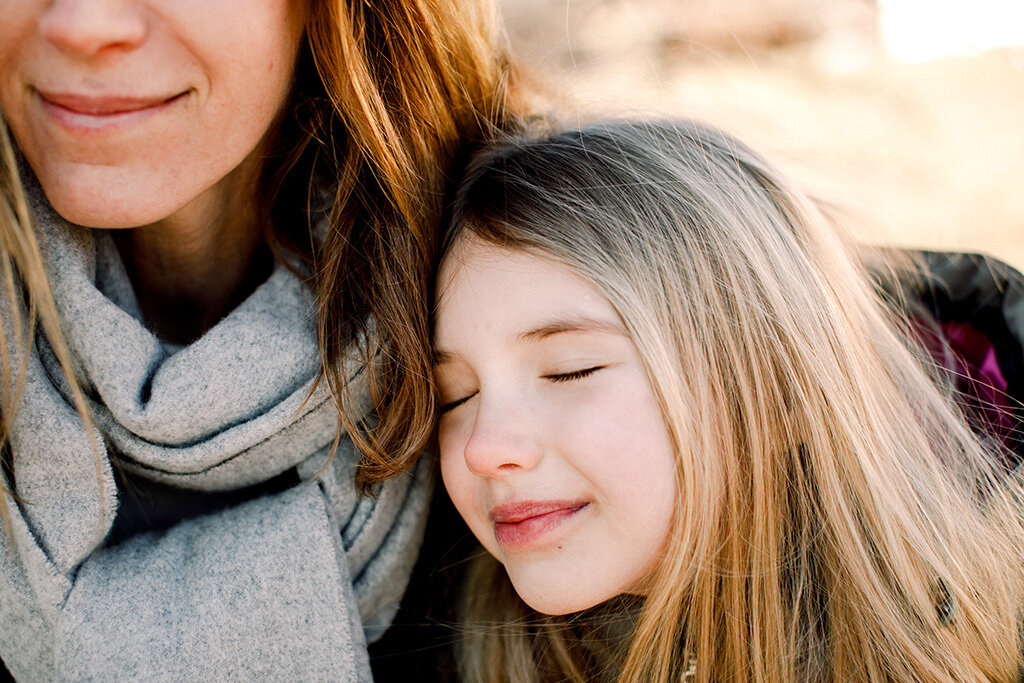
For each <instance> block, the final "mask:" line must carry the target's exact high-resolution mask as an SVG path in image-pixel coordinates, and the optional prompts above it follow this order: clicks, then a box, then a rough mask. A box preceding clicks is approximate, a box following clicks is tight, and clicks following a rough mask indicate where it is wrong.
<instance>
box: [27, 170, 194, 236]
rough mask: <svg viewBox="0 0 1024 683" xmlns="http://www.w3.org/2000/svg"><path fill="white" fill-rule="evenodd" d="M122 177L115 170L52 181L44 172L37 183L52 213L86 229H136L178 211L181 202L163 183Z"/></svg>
mask: <svg viewBox="0 0 1024 683" xmlns="http://www.w3.org/2000/svg"><path fill="white" fill-rule="evenodd" d="M121 175H122V174H119V173H117V172H116V170H115V169H95V170H93V171H92V172H85V173H81V172H80V173H77V174H72V173H62V174H57V175H56V177H52V178H51V177H47V174H46V173H45V172H43V173H39V182H40V185H41V186H42V188H43V192H44V193H45V194H46V198H47V200H48V201H49V202H50V206H52V207H53V209H54V211H56V212H57V213H58V214H60V215H61V216H62V217H63V218H64V219H65V220H67V221H68V222H70V223H73V224H75V225H80V226H82V227H86V228H104V229H118V228H137V227H139V226H143V225H150V224H152V223H156V222H157V221H160V220H162V219H164V218H167V217H168V216H170V215H172V214H174V213H175V212H176V211H178V210H179V209H180V208H181V202H175V201H173V197H168V195H167V193H166V192H165V191H164V190H163V186H164V183H161V182H149V183H147V182H140V181H143V180H144V179H143V178H140V177H138V176H136V177H135V178H124V177H121ZM186 203H187V202H186Z"/></svg>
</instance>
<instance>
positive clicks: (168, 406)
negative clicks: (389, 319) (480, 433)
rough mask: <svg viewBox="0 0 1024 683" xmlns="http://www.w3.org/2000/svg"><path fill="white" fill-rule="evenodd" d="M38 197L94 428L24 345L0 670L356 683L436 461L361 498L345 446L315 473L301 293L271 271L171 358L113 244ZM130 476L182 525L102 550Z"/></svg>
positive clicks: (323, 402) (329, 428)
mask: <svg viewBox="0 0 1024 683" xmlns="http://www.w3.org/2000/svg"><path fill="white" fill-rule="evenodd" d="M30 195H31V197H32V199H33V204H34V206H35V208H36V217H37V220H38V223H39V226H40V232H41V237H42V240H43V252H44V256H45V258H46V261H47V269H48V274H49V278H50V282H51V286H52V288H53V293H54V296H55V299H56V302H57V306H58V309H59V314H60V316H61V321H62V325H63V329H64V334H65V337H66V339H67V341H68V344H69V347H70V351H71V354H72V357H73V363H74V365H75V368H76V373H77V374H78V376H79V378H80V381H81V383H82V386H83V388H84V389H85V392H86V395H87V397H88V401H89V407H90V409H91V412H92V419H93V423H94V428H95V430H96V433H95V439H94V440H90V438H89V434H88V433H87V432H86V429H85V426H84V424H83V421H82V420H81V419H80V417H79V415H78V414H77V412H76V411H75V409H74V406H73V403H72V401H71V399H70V398H69V391H68V388H67V386H66V383H65V381H64V379H63V377H62V373H61V371H60V369H59V366H58V364H57V362H56V360H55V359H54V357H53V354H52V352H51V350H50V347H49V346H48V344H47V342H46V340H45V339H43V338H39V339H37V340H36V343H35V344H34V346H33V348H32V349H31V352H30V355H29V357H28V359H27V362H28V365H27V368H28V372H27V378H26V383H25V386H24V390H23V392H22V393H21V398H20V403H19V405H18V409H17V420H16V422H15V423H14V426H13V433H12V435H11V439H10V449H9V451H10V452H9V453H8V454H7V457H8V458H9V461H10V462H9V468H8V472H9V474H11V475H12V476H13V482H12V481H10V480H9V478H8V480H7V481H6V483H7V485H8V488H10V485H11V484H13V485H14V488H15V489H16V491H17V494H18V499H17V500H15V499H14V498H13V497H11V496H8V497H7V502H8V505H9V507H10V509H11V512H12V524H13V531H14V533H13V538H11V537H9V536H8V535H7V534H3V533H2V532H0V659H2V660H3V661H4V663H5V664H6V665H7V667H8V668H9V669H10V671H11V672H12V673H13V674H14V676H15V677H16V678H17V679H18V680H25V681H46V680H199V679H202V680H221V679H227V678H242V679H277V680H300V679H301V680H346V681H349V680H360V681H361V680H369V679H370V670H369V664H368V659H367V655H366V643H367V640H368V639H369V640H372V639H373V638H375V637H377V636H379V635H380V633H381V632H382V631H383V630H384V628H386V626H387V624H388V623H389V621H390V619H391V618H392V616H393V614H394V610H395V609H396V607H397V603H398V600H399V598H400V597H401V594H402V591H403V589H404V587H405V585H406V582H407V581H408V576H409V573H410V571H411V568H412V564H413V562H414V560H415V555H416V551H417V549H418V546H419V543H420V539H421V535H422V530H423V524H424V521H425V510H426V506H427V503H428V496H429V493H428V492H429V490H430V487H429V485H428V484H429V482H428V481H427V480H428V479H429V476H428V471H429V468H428V466H427V465H426V464H425V462H424V464H421V466H420V467H419V469H418V470H417V471H416V472H415V473H413V474H410V475H407V476H403V477H397V478H395V479H394V480H392V481H389V482H386V483H385V484H384V485H383V486H382V487H381V488H380V491H379V495H378V496H377V497H375V498H365V497H361V496H359V495H357V493H356V491H355V490H354V488H353V483H352V480H353V472H354V467H355V462H356V455H355V453H354V452H353V448H352V446H351V443H350V442H349V441H348V440H346V439H343V440H342V444H341V449H340V450H339V452H338V456H337V457H336V458H335V459H334V461H333V462H332V463H331V465H330V466H329V467H328V468H327V470H326V471H325V472H324V473H323V474H322V475H321V476H319V477H316V476H315V475H316V474H317V473H318V472H320V470H321V468H322V466H323V464H324V462H325V457H326V453H327V451H328V450H329V446H330V443H331V441H332V439H333V436H334V433H335V428H336V424H337V422H336V416H335V411H334V408H333V405H332V402H331V401H330V398H329V396H328V395H327V394H326V392H325V391H323V390H318V391H316V392H314V393H313V395H312V397H309V391H310V388H311V386H312V380H313V378H314V376H315V374H316V371H317V368H318V353H317V346H316V338H315V333H314V329H313V321H312V317H313V310H314V309H313V300H312V296H311V293H310V292H309V290H308V289H307V288H306V287H305V286H304V285H303V284H302V282H301V281H300V280H299V279H298V278H297V277H296V276H295V275H294V274H293V273H291V272H290V271H288V270H287V269H286V268H284V267H278V268H276V270H275V271H274V272H273V274H272V275H271V276H270V278H269V279H268V280H267V281H266V282H265V283H264V284H263V285H261V286H260V287H259V288H258V289H257V290H256V291H255V292H254V293H253V294H252V295H251V296H250V297H249V298H248V299H247V300H246V301H244V302H243V303H242V304H241V305H239V306H238V308H237V309H236V310H234V311H232V312H231V313H230V314H229V315H228V316H227V317H226V318H225V319H223V320H222V321H221V322H220V323H218V324H217V325H216V326H215V327H214V328H213V329H211V330H210V331H209V332H207V333H206V334H205V335H204V336H203V337H202V338H201V339H199V340H198V341H196V342H195V343H193V344H191V345H189V346H187V347H186V348H184V349H182V350H180V351H178V352H177V353H173V354H168V352H167V351H166V350H165V349H164V347H163V346H162V345H161V343H160V342H159V340H157V339H156V338H154V337H153V335H152V334H151V333H150V332H149V331H148V330H147V329H146V328H145V327H144V326H143V324H142V322H141V315H140V312H139V308H138V305H137V302H136V300H135V296H134V294H133V292H132V289H131V286H130V284H129V280H128V278H127V275H126V273H125V270H124V266H123V264H122V263H121V261H120V258H119V257H118V254H117V250H116V248H115V247H114V245H113V243H112V240H111V239H110V236H109V234H107V233H105V232H103V231H94V230H88V229H84V228H80V227H76V226H71V225H68V224H67V223H66V222H65V221H64V220H63V219H61V218H60V217H59V216H57V215H56V214H55V213H54V212H53V211H52V210H51V209H49V208H48V206H47V205H46V202H45V200H44V199H43V198H42V194H41V192H40V191H39V190H38V188H37V187H33V188H30ZM0 298H3V297H0ZM8 305H10V304H9V302H7V301H3V302H2V303H0V319H2V320H3V321H5V322H4V324H5V326H7V323H8V322H9V321H10V319H11V318H10V310H9V309H5V308H3V307H4V306H8ZM8 327H9V326H8ZM6 331H7V332H8V333H10V330H9V329H6ZM20 360H21V359H20V358H16V359H15V363H17V362H18V361H20ZM350 381H352V382H360V381H361V377H360V373H359V368H353V369H352V372H351V380H350ZM307 397H309V400H307ZM7 408H8V407H4V409H5V410H6V409H7ZM92 443H95V444H97V445H98V447H99V450H98V452H97V450H96V449H94V448H93V446H92V445H91V444H92ZM115 472H118V473H120V474H119V476H115ZM282 473H290V474H291V476H293V477H294V478H295V479H296V480H299V479H301V480H303V482H302V483H298V484H297V485H294V486H289V487H287V488H284V489H283V490H277V491H276V492H273V493H267V494H265V495H260V496H257V497H250V499H248V500H245V501H244V502H241V503H239V504H234V505H228V506H222V505H213V504H210V505H204V504H200V505H199V508H198V511H197V510H196V509H192V510H190V511H189V512H188V513H187V514H188V515H189V516H188V517H186V518H184V519H182V518H181V517H182V513H180V512H176V511H175V505H174V492H175V491H180V492H181V498H182V500H185V499H188V500H191V501H194V500H196V499H199V500H204V497H207V498H208V499H209V500H210V501H216V500H218V496H221V497H223V496H225V495H226V493H230V492H232V491H237V490H240V489H246V488H247V487H250V488H249V490H251V487H253V486H254V485H255V486H257V487H258V486H259V485H260V484H261V483H262V482H267V481H268V480H274V479H280V478H281V477H282ZM125 481H129V482H130V481H136V482H143V483H146V482H149V483H151V484H152V485H153V486H154V487H157V488H159V489H161V490H164V491H170V492H171V498H170V506H169V509H168V510H165V512H166V513H169V514H170V515H171V517H172V518H173V517H174V515H175V514H177V516H178V518H177V519H176V520H174V521H173V522H170V523H167V524H163V525H160V526H161V527H163V528H157V529H151V530H148V531H146V530H145V529H143V531H142V533H130V534H127V535H122V536H121V537H117V538H116V539H115V536H114V535H112V534H111V529H113V528H115V527H118V526H120V524H121V521H122V519H123V518H124V517H125V516H126V510H128V509H129V508H130V507H131V506H130V505H128V504H127V503H126V500H127V498H126V496H133V495H139V494H138V490H142V489H135V488H133V487H130V486H127V487H126V486H125V484H124V482H125ZM279 488H280V487H279ZM128 502H130V501H128ZM119 507H120V508H121V512H120V513H119ZM193 507H194V506H193ZM129 516H130V515H129ZM145 526H146V524H145V523H144V524H143V527H145ZM150 526H151V527H153V526H155V525H153V524H150Z"/></svg>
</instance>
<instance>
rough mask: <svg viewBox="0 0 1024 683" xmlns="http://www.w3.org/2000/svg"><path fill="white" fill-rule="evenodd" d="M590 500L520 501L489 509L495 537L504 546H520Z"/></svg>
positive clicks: (557, 523)
mask: <svg viewBox="0 0 1024 683" xmlns="http://www.w3.org/2000/svg"><path fill="white" fill-rule="evenodd" d="M588 504H589V503H587V502H586V501H579V500H549V501H522V502H517V503H507V504H505V505H499V506H497V507H495V508H492V509H491V512H490V515H491V520H492V521H493V522H494V538H495V540H497V541H498V543H499V544H500V545H503V546H505V547H523V546H527V545H529V544H531V543H534V542H536V541H538V540H540V539H541V537H543V536H545V535H546V534H548V533H549V532H551V531H553V530H554V529H556V528H557V527H559V526H561V525H562V524H564V523H565V522H567V521H569V519H570V518H571V517H573V516H574V515H575V514H576V513H577V512H579V511H580V510H582V509H583V508H585V507H586V506H587V505H588Z"/></svg>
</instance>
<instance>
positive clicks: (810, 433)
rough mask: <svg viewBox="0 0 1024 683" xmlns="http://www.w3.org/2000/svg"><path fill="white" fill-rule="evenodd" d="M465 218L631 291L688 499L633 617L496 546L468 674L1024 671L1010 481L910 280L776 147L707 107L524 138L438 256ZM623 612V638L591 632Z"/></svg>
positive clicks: (960, 676) (605, 287) (904, 675)
mask: <svg viewBox="0 0 1024 683" xmlns="http://www.w3.org/2000/svg"><path fill="white" fill-rule="evenodd" d="M467 233H469V234H472V235H474V236H476V237H477V238H481V239H484V240H486V241H488V242H490V243H494V244H496V245H499V246H502V247H506V248H509V249H517V250H519V249H521V250H526V251H528V252H533V253H538V254H543V255H546V256H548V257H553V258H555V259H558V260H560V261H561V262H563V263H565V264H566V265H567V266H568V267H570V268H572V269H573V270H574V271H576V272H577V273H579V274H580V275H582V276H583V277H585V278H587V279H588V280H589V281H591V282H592V283H593V284H594V285H595V286H596V287H597V288H598V289H599V290H600V291H601V292H602V293H603V294H604V296H605V297H607V299H608V300H609V301H610V302H611V303H612V305H613V306H614V307H615V309H616V310H617V311H618V313H619V315H620V316H621V318H622V320H623V322H624V324H625V325H626V327H627V328H628V330H629V332H630V334H631V336H632V339H633V341H634V343H635V345H636V347H637V349H638V350H639V353H640V356H641V358H642V359H643V362H644V363H645V366H646V369H647V372H648V374H649V377H650V381H651V385H652V387H653V391H654V393H655V395H656V397H657V399H658V401H659V403H660V407H661V410H662V413H663V416H664V419H665V423H666V425H667V427H668V429H669V432H670V434H671V436H672V439H673V441H674V444H675V448H676V453H677V464H678V468H677V477H678V492H679V500H678V507H677V512H676V515H675V519H674V520H673V527H672V529H673V530H672V532H671V534H670V538H669V539H668V542H667V549H666V552H665V555H664V558H663V561H662V562H661V563H660V566H659V567H658V568H657V570H656V571H655V573H654V575H653V576H652V579H651V583H650V585H651V589H650V592H649V593H648V594H647V595H646V596H645V598H644V599H643V600H642V601H641V603H640V604H639V605H636V606H635V609H627V608H626V607H625V606H623V605H621V604H619V605H616V606H614V607H612V606H603V607H598V608H595V609H594V610H590V611H589V612H588V613H585V614H582V615H575V616H572V617H568V618H561V617H545V616H543V615H539V614H536V613H533V612H531V610H529V609H528V608H527V607H526V606H525V605H524V604H523V603H522V602H521V601H520V600H519V598H518V597H517V596H516V595H515V592H514V591H513V589H512V587H511V585H510V583H509V581H508V579H507V578H506V577H505V575H504V571H503V568H502V567H501V566H500V565H499V564H498V563H497V562H496V561H495V560H493V559H492V558H490V557H489V556H486V555H485V556H482V557H480V558H478V559H477V560H476V562H475V565H474V566H473V567H472V569H471V571H470V575H469V578H468V580H467V584H466V586H465V596H466V597H465V600H464V602H463V610H462V619H463V624H464V626H465V629H466V630H465V633H464V634H463V635H462V640H461V643H460V647H461V654H460V661H461V666H462V673H463V675H464V677H465V678H466V680H468V681H534V680H540V681H556V680H557V681H561V680H575V681H583V680H592V679H594V678H604V679H611V680H614V679H616V678H617V679H618V680H621V681H643V682H644V683H647V682H655V681H658V682H663V683H664V682H668V681H678V680H681V678H684V677H685V676H684V674H685V673H686V670H687V669H688V668H689V667H690V666H691V665H692V664H693V663H694V662H696V665H695V667H694V672H693V673H692V674H691V675H690V677H687V678H686V680H695V681H702V682H704V683H707V682H709V681H740V682H742V681H867V680H871V681H978V680H997V681H1012V680H1017V679H1018V677H1019V675H1020V673H1021V631H1020V626H1021V623H1020V616H1021V608H1022V604H1024V603H1022V598H1024V594H1022V591H1024V583H1022V571H1024V532H1022V521H1021V518H1022V515H1021V500H1020V496H1019V495H1018V491H1019V489H1018V487H1017V482H1016V479H1015V478H1013V476H1012V475H1011V474H1009V473H1007V472H1006V470H1005V466H1004V465H1001V464H999V463H1001V462H1003V461H1002V459H1001V458H1000V457H998V455H999V454H997V453H995V452H993V451H990V450H988V449H987V448H986V447H984V446H983V445H982V444H981V443H980V442H979V440H978V438H977V437H976V436H975V434H974V433H973V432H972V431H971V429H970V428H969V426H968V425H967V423H966V421H965V417H964V415H963V414H962V410H961V409H960V408H959V407H958V406H957V405H956V403H955V402H954V398H953V396H952V394H951V392H950V391H947V390H945V389H942V388H941V387H940V385H941V379H942V378H941V377H938V376H937V373H936V372H933V371H932V370H930V369H929V362H928V360H927V358H926V356H925V354H924V353H923V352H922V351H920V350H919V349H918V348H916V345H915V344H914V341H913V339H912V333H911V332H910V329H909V328H910V325H909V324H908V323H907V320H906V318H905V317H904V315H903V313H902V311H900V310H899V307H898V306H897V305H896V304H895V302H894V297H887V296H884V295H883V294H882V288H881V287H879V286H877V283H876V282H873V281H872V280H871V279H869V277H868V275H867V274H866V273H865V272H864V269H863V268H862V267H861V266H860V265H859V260H858V258H856V257H855V256H854V255H853V252H852V250H851V249H850V248H849V247H848V245H847V244H846V243H844V241H843V240H842V239H840V237H838V236H837V234H836V231H835V230H834V229H832V227H831V226H830V225H829V224H828V222H827V221H826V220H825V218H824V217H823V215H822V214H821V212H820V211H819V210H818V209H817V208H816V207H815V206H814V205H813V204H812V203H811V202H810V201H808V199H807V198H805V197H804V196H803V195H802V194H801V193H800V192H799V191H797V190H795V189H794V188H793V187H791V186H790V185H789V184H788V183H787V182H786V181H785V180H783V179H782V178H781V177H780V175H779V174H778V173H777V172H776V171H775V170H774V169H773V168H772V167H771V166H770V165H769V164H768V163H766V162H765V160H764V159H762V158H761V157H760V156H758V155H757V154H755V153H754V152H752V151H751V150H749V149H748V148H747V147H745V146H744V145H742V144H741V143H739V142H738V141H736V140H734V139H732V138H731V137H729V136H727V135H725V134H724V133H722V132H720V131H717V130H715V129H712V128H709V127H706V126H703V125H700V124H697V123H692V122H688V121H668V122H647V123H630V122H621V123H608V124H602V125H593V126H590V127H587V128H583V129H581V130H573V131H569V132H563V133H560V134H556V135H553V136H548V137H539V138H534V139H529V138H520V139H513V140H511V141H507V142H504V143H501V144H498V145H496V146H495V147H493V148H491V149H489V150H487V151H485V152H483V153H482V154H481V155H479V156H478V157H476V158H475V159H474V160H473V161H472V163H471V164H470V167H469V170H468V172H467V175H466V177H465V179H464V180H463V182H462V184H461V186H460V188H459V190H458V192H457V194H456V198H455V200H454V207H453V217H452V221H451V227H450V228H449V230H448V232H447V234H446V236H445V240H444V245H443V249H447V247H450V245H451V244H452V243H453V241H455V240H456V239H458V238H459V237H460V236H462V235H464V234H467ZM1011 482H1012V483H1011ZM615 614H617V615H618V618H619V620H620V621H621V619H622V615H623V614H625V615H626V616H627V617H628V622H629V627H628V629H627V637H626V638H625V639H624V640H623V641H622V644H621V646H619V645H618V644H617V643H615V642H611V643H603V644H602V643H595V642H594V641H595V640H599V639H600V638H601V636H600V634H602V633H603V634H607V633H609V632H614V631H615V630H616V629H614V628H606V627H602V623H604V622H606V621H608V620H609V619H610V618H611V617H612V616H614V615H615ZM595 634H598V635H595ZM602 648H603V649H602ZM602 651H603V652H605V653H606V654H604V655H602V654H600V653H601V652H602Z"/></svg>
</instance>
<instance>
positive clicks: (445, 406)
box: [438, 391, 477, 415]
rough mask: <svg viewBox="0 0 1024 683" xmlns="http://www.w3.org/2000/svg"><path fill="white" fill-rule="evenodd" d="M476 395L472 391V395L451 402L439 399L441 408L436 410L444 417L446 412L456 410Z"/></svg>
mask: <svg viewBox="0 0 1024 683" xmlns="http://www.w3.org/2000/svg"><path fill="white" fill-rule="evenodd" d="M476 395H477V392H475V391H474V392H473V393H472V394H467V395H465V396H463V397H462V398H457V399H455V400H453V401H445V400H444V399H443V398H442V399H441V406H440V407H439V408H438V412H439V413H440V414H441V415H444V414H445V413H447V412H450V411H452V410H455V409H456V408H458V407H459V406H461V405H462V404H463V403H465V402H466V401H468V400H469V399H471V398H473V397H474V396H476Z"/></svg>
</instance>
